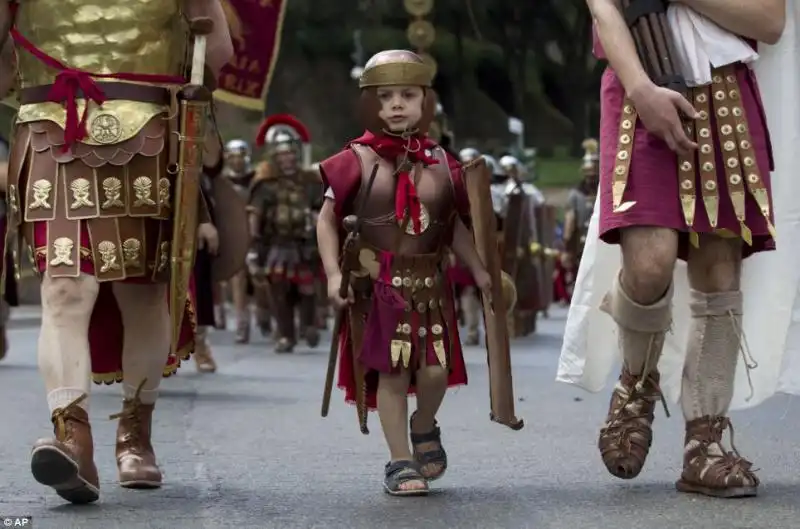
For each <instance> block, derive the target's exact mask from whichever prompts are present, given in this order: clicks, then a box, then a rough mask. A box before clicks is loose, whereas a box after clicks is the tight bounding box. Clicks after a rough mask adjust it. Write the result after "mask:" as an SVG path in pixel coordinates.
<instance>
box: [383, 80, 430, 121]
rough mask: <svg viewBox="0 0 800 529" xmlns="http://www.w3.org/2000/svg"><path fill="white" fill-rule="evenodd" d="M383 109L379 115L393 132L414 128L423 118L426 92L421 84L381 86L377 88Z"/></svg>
mask: <svg viewBox="0 0 800 529" xmlns="http://www.w3.org/2000/svg"><path fill="white" fill-rule="evenodd" d="M377 93H378V101H380V103H381V110H380V112H378V117H379V118H381V119H382V120H383V121H384V122H385V123H386V124H387V125H388V127H389V130H390V131H391V132H403V131H405V130H409V129H412V128H414V126H415V125H416V124H417V123H419V120H420V119H421V118H422V103H423V100H424V99H425V92H424V91H423V90H422V87H419V86H380V87H378V90H377Z"/></svg>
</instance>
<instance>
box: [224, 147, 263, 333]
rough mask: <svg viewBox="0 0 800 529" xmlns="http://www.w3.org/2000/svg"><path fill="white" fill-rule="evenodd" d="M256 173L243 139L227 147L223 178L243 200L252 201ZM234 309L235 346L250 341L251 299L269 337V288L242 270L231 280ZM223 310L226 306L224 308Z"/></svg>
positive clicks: (259, 323) (248, 272)
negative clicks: (254, 302)
mask: <svg viewBox="0 0 800 529" xmlns="http://www.w3.org/2000/svg"><path fill="white" fill-rule="evenodd" d="M255 174H256V172H255V169H254V168H253V165H252V163H251V153H250V145H248V143H247V142H246V141H244V140H241V139H234V140H230V141H229V142H228V143H226V144H225V169H223V171H222V175H223V176H224V177H225V178H228V179H229V180H230V182H231V183H232V184H233V187H234V188H235V189H236V190H237V191H238V192H239V194H240V195H241V196H242V198H243V199H245V200H246V201H248V202H249V200H250V192H251V188H252V186H253V177H254V176H255ZM230 288H231V292H232V294H233V306H234V310H236V343H247V342H249V341H250V324H251V320H252V315H251V312H250V305H251V298H253V297H254V298H255V301H256V321H257V322H258V325H259V328H260V329H261V333H262V334H263V335H264V336H267V335H268V334H269V333H270V330H271V319H270V313H269V304H268V303H267V299H268V298H267V294H266V292H265V290H266V286H265V285H264V284H263V282H259V279H258V278H255V277H253V276H252V274H250V271H249V269H247V268H243V269H242V270H240V271H239V272H238V273H237V274H236V275H235V276H233V277H232V278H231V280H230ZM221 306H222V307H224V304H222V305H221Z"/></svg>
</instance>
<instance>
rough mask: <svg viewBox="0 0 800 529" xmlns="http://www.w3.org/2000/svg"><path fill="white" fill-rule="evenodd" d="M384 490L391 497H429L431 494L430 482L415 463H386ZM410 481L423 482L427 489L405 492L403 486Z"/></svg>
mask: <svg viewBox="0 0 800 529" xmlns="http://www.w3.org/2000/svg"><path fill="white" fill-rule="evenodd" d="M384 474H385V477H384V479H383V488H384V489H385V490H386V493H387V494H389V495H390V496H427V495H428V493H429V492H430V489H429V488H428V480H426V479H425V476H423V475H422V474H421V473H420V471H419V465H418V463H416V462H415V461H395V462H391V461H390V462H389V463H386V468H385V469H384ZM409 481H421V482H422V483H425V487H423V488H421V489H411V490H403V489H402V488H401V487H402V485H403V484H405V483H408V482H409Z"/></svg>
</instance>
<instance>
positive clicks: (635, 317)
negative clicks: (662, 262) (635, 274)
mask: <svg viewBox="0 0 800 529" xmlns="http://www.w3.org/2000/svg"><path fill="white" fill-rule="evenodd" d="M672 294H673V287H672V285H671V284H670V287H669V290H667V292H666V294H664V297H662V298H661V299H660V300H658V301H657V302H655V303H654V304H652V305H640V304H638V303H636V302H635V301H633V300H632V299H631V298H630V297H629V296H628V295H627V294H626V293H625V291H624V290H623V288H622V283H621V282H620V279H619V276H617V279H616V280H615V281H614V285H613V286H612V288H611V291H610V292H609V293H608V294H606V296H605V297H604V298H603V303H602V305H601V306H600V309H601V310H602V311H603V312H606V313H608V314H609V315H610V316H611V317H612V318H613V319H614V321H615V322H617V325H618V326H619V347H620V350H621V351H622V356H623V359H624V361H625V368H626V369H627V370H628V372H630V373H631V374H633V375H640V374H642V372H643V371H644V370H645V367H647V370H648V371H653V370H655V368H656V365H657V364H658V359H659V357H660V356H661V350H662V348H663V347H664V336H665V335H666V333H667V331H668V330H669V327H670V324H671V323H672ZM645 374H647V373H645Z"/></svg>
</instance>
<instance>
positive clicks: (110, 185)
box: [100, 176, 125, 209]
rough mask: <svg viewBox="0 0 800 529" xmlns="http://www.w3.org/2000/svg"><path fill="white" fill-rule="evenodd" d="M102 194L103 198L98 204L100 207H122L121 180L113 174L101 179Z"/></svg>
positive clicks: (123, 205)
mask: <svg viewBox="0 0 800 529" xmlns="http://www.w3.org/2000/svg"><path fill="white" fill-rule="evenodd" d="M103 196H104V197H105V200H104V201H103V203H102V204H101V205H100V207H101V208H102V209H109V208H122V207H125V204H123V203H122V200H121V198H122V180H120V179H119V178H117V177H115V176H110V177H108V178H106V179H105V180H103Z"/></svg>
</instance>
